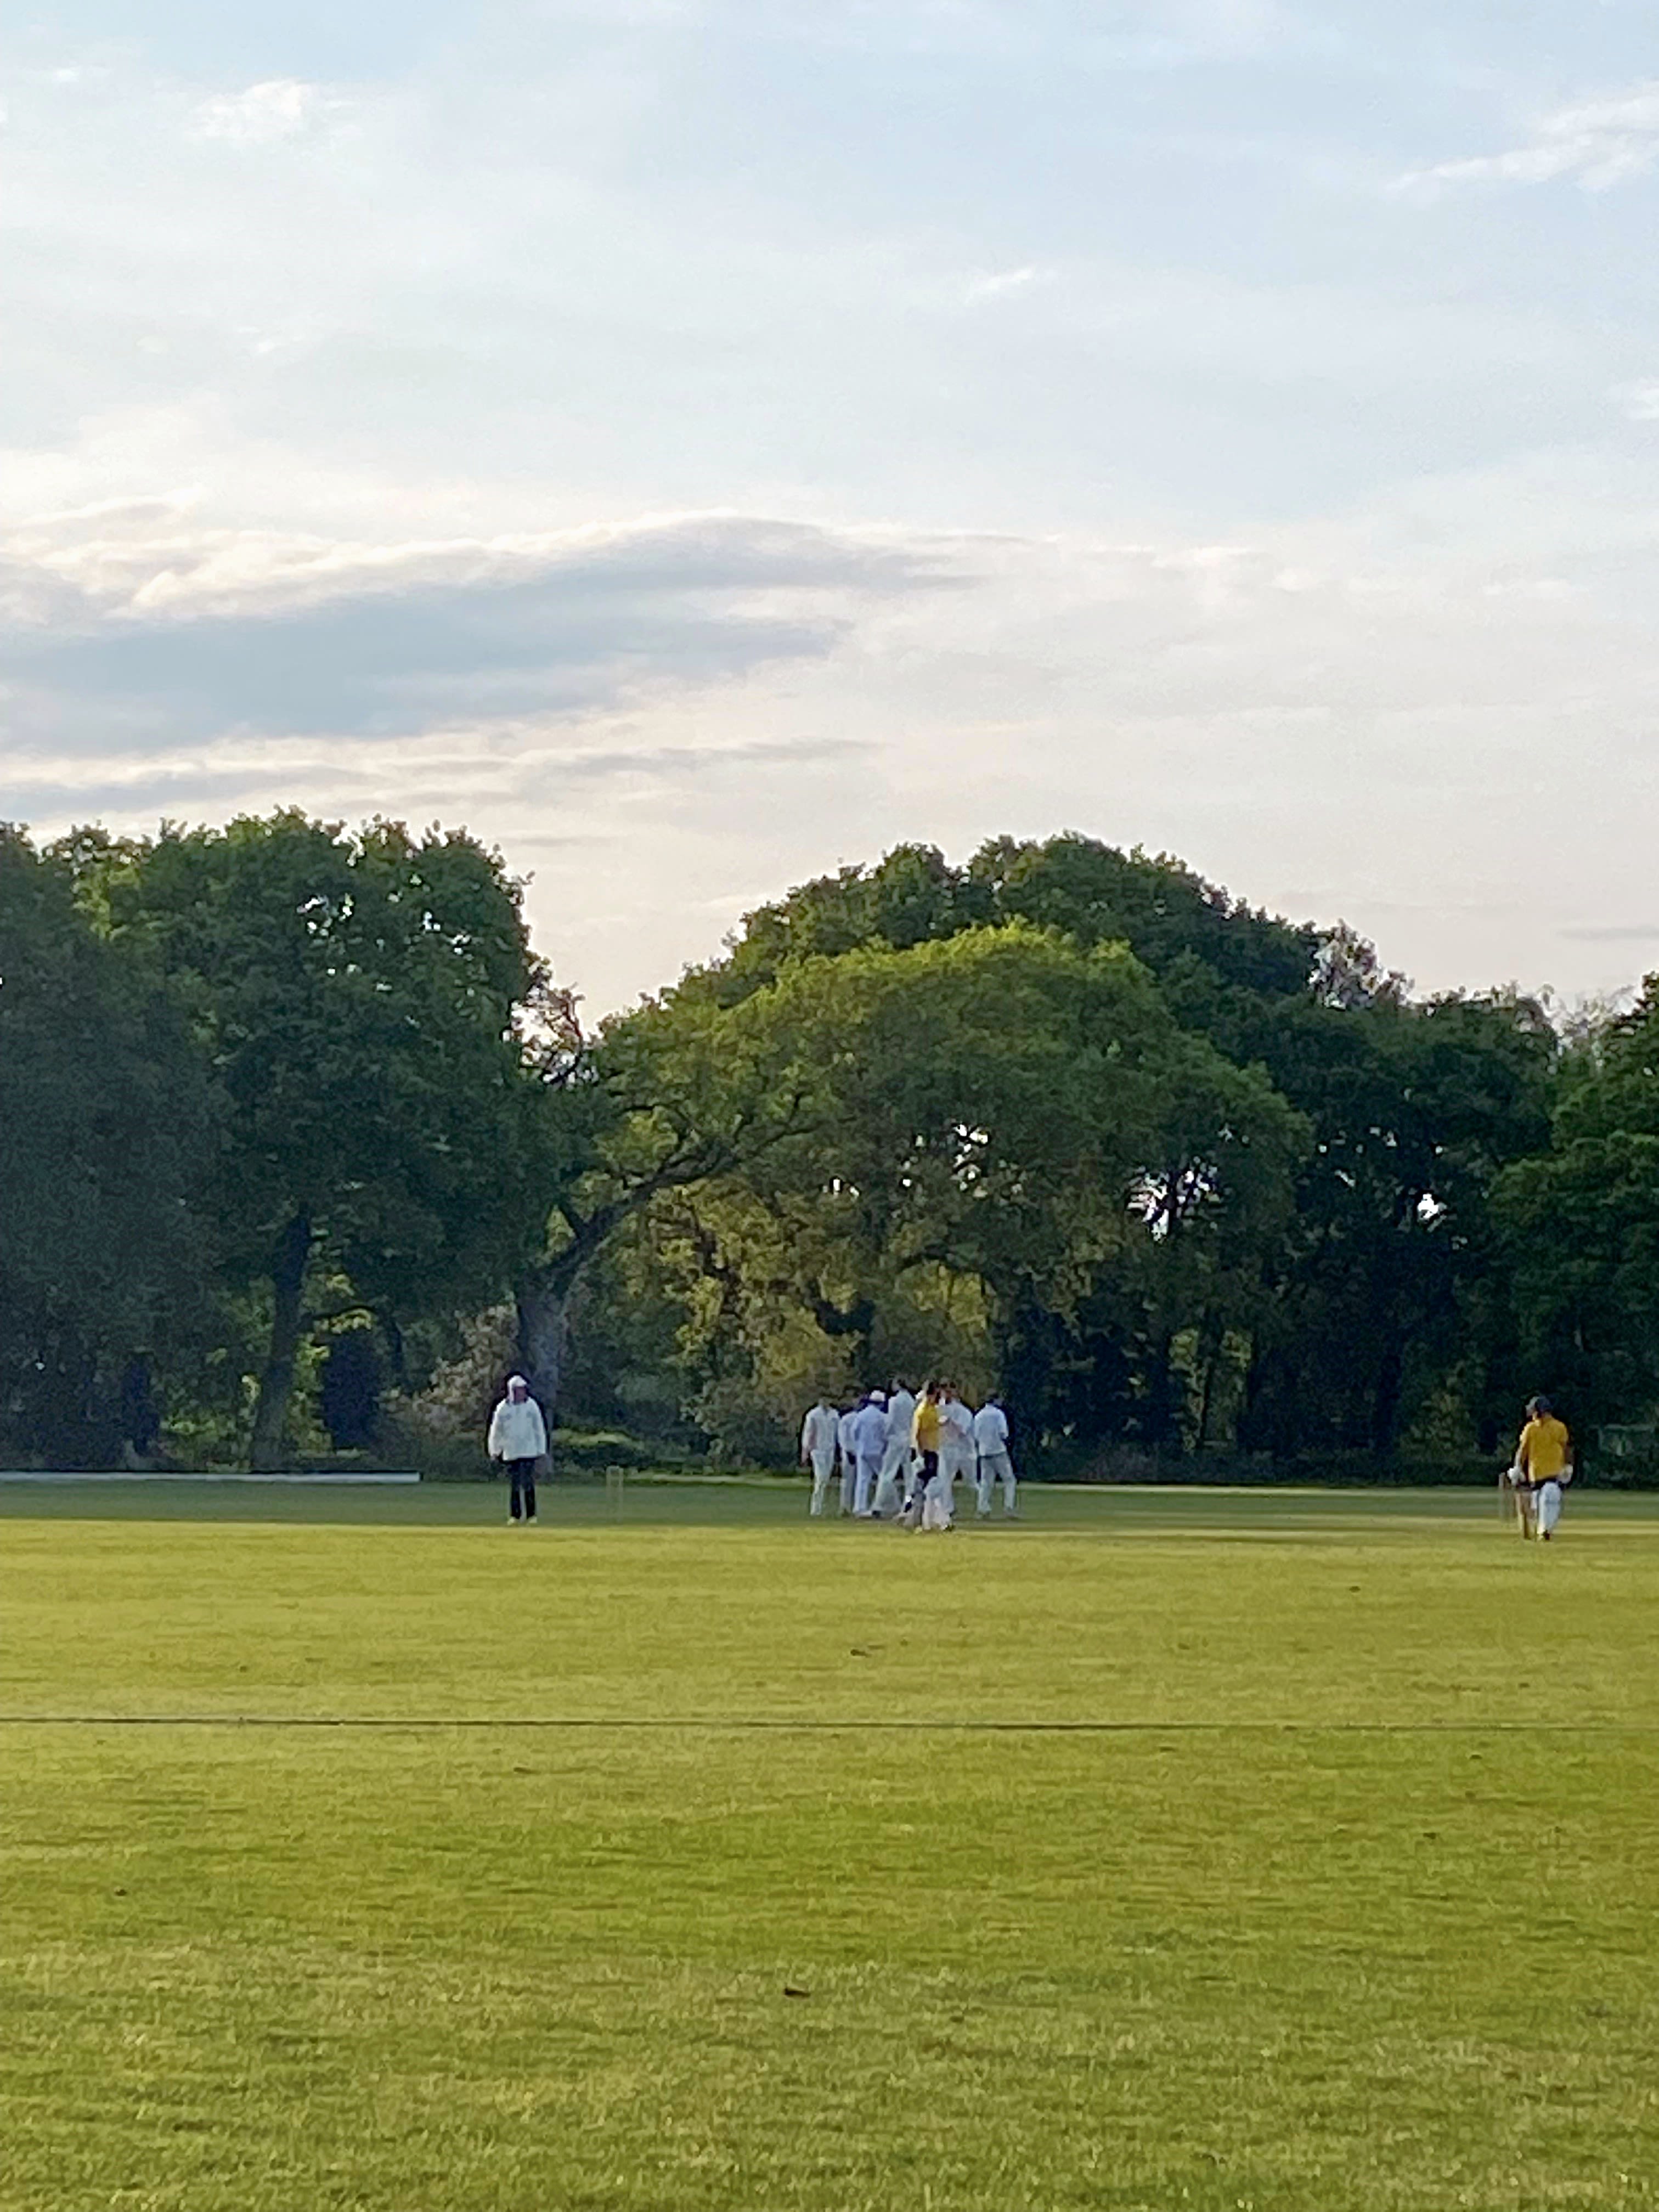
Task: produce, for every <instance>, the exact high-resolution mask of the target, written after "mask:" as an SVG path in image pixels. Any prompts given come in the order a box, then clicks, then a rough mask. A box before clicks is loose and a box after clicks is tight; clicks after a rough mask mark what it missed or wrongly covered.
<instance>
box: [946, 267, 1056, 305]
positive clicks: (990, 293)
mask: <svg viewBox="0 0 1659 2212" xmlns="http://www.w3.org/2000/svg"><path fill="white" fill-rule="evenodd" d="M1059 273H1060V272H1059V270H1055V269H1043V268H1039V267H1038V266H1037V264H1036V263H1035V262H1027V263H1026V264H1024V266H1023V267H1021V268H1018V269H994V270H986V271H984V272H983V273H982V274H981V275H980V276H972V277H970V278H969V281H968V283H967V286H966V288H965V289H964V292H963V297H964V298H965V299H967V300H969V301H976V300H1000V299H1003V298H1005V297H1006V295H1008V294H1009V293H1010V292H1024V291H1025V290H1027V289H1029V288H1030V286H1031V285H1033V284H1052V283H1054V279H1055V277H1056V276H1058V275H1059Z"/></svg>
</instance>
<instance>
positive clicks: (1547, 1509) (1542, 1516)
mask: <svg viewBox="0 0 1659 2212" xmlns="http://www.w3.org/2000/svg"><path fill="white" fill-rule="evenodd" d="M1536 1510H1537V1514H1538V1533H1539V1534H1540V1535H1541V1536H1547V1535H1548V1534H1549V1533H1550V1530H1551V1529H1552V1528H1554V1526H1555V1524H1556V1522H1558V1521H1559V1519H1560V1518H1561V1486H1560V1484H1559V1482H1541V1483H1540V1484H1539V1486H1538V1497H1537V1507H1536Z"/></svg>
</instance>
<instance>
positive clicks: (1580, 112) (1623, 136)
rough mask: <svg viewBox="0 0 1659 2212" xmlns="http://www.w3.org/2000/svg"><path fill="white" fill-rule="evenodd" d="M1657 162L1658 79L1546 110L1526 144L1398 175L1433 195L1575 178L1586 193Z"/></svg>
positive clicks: (1407, 186)
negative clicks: (1550, 111) (1483, 186)
mask: <svg viewBox="0 0 1659 2212" xmlns="http://www.w3.org/2000/svg"><path fill="white" fill-rule="evenodd" d="M1655 161H1659V82H1651V83H1646V84H1640V85H1637V86H1634V87H1632V89H1631V90H1630V91H1628V92H1625V93H1621V94H1618V95H1616V96H1615V97H1613V98H1611V99H1607V100H1586V101H1583V102H1580V103H1579V104H1578V105H1577V106H1572V107H1564V108H1560V109H1559V110H1558V111H1557V112H1555V113H1554V114H1553V115H1547V116H1546V117H1545V118H1543V120H1542V121H1541V123H1540V124H1539V125H1538V126H1537V129H1536V131H1535V132H1534V136H1533V137H1532V138H1531V139H1530V140H1529V141H1528V143H1526V144H1524V145H1521V146H1514V147H1510V148H1509V149H1507V150H1506V151H1504V152H1503V153H1498V154H1480V155H1473V156H1470V157H1468V158H1465V159H1462V160H1459V161H1440V162H1437V163H1436V164H1435V165H1434V166H1433V167H1431V168H1426V169H1413V170H1409V171H1407V173H1406V174H1405V175H1404V176H1402V177H1401V178H1400V179H1397V189H1399V190H1401V191H1407V192H1417V193H1419V194H1421V193H1426V194H1433V193H1435V192H1437V191H1440V190H1442V189H1443V188H1444V187H1446V186H1448V185H1481V184H1492V185H1542V184H1551V183H1553V182H1554V181H1555V180H1556V179H1558V178H1562V177H1575V178H1577V180H1578V182H1579V184H1580V185H1582V186H1583V188H1584V190H1585V191H1607V189H1608V188H1609V187H1610V186H1612V185H1620V184H1624V183H1626V182H1627V181H1628V180H1629V179H1631V178H1632V177H1639V176H1644V175H1645V174H1646V173H1647V172H1648V171H1649V170H1650V168H1652V167H1653V165H1654V163H1655Z"/></svg>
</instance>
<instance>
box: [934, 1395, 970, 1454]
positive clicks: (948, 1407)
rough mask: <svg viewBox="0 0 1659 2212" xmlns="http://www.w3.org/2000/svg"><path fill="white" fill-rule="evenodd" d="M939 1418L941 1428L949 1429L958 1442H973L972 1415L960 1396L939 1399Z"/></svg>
mask: <svg viewBox="0 0 1659 2212" xmlns="http://www.w3.org/2000/svg"><path fill="white" fill-rule="evenodd" d="M939 1425H940V1426H941V1428H943V1429H949V1430H950V1431H951V1434H952V1436H953V1437H955V1439H956V1441H957V1443H961V1444H971V1443H973V1441H974V1417H973V1415H972V1413H970V1412H969V1409H968V1407H966V1406H964V1405H963V1402H962V1401H961V1399H960V1398H945V1399H941V1400H940V1401H939Z"/></svg>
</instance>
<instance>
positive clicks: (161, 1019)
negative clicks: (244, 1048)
mask: <svg viewBox="0 0 1659 2212" xmlns="http://www.w3.org/2000/svg"><path fill="white" fill-rule="evenodd" d="M218 1133H219V1124H218V1118H217V1115H216V1100H215V1097H214V1094H213V1085H212V1080H211V1076H210V1070H209V1068H208V1066H207V1064H206V1061H205V1060H204V1056H203V1055H202V1054H200V1053H199V1052H198V1051H197V1049H196V1048H195V1047H194V1046H193V1044H192V1042H191V1038H190V1036H188V1034H187V1032H186V1030H185V1024H184V1022H183V1020H182V1019H181V1018H180V1017H179V1014H178V1012H177V1011H176V1009H175V1008H174V1007H173V1006H172V1005H171V1004H170V1003H169V1001H168V1000H167V997H166V994H164V993H163V992H162V990H161V988H160V987H159V986H158V985H157V983H156V981H155V978H154V977H153V976H150V975H147V974H145V973H144V972H143V969H142V968H139V967H137V966H136V965H135V963H133V962H132V961H131V959H130V958H128V957H125V955H124V953H123V952H122V951H120V950H119V949H118V948H117V947H115V946H112V945H109V944H107V943H105V942H103V941H101V940H100V939H99V938H98V937H97V935H96V934H95V933H94V931H93V929H92V927H90V925H89V924H88V921H87V919H86V918H85V916H84V915H82V914H81V912H80V911H79V910H78V909H77V908H76V903H75V896H74V882H73V878H72V874H71V872H70V868H69V867H68V866H66V865H65V864H64V862H63V861H62V860H58V859H56V858H53V857H50V856H47V857H43V856H42V855H41V854H39V853H37V852H36V850H35V849H34V848H33V846H32V845H31V843H30V842H29V841H28V839H27V837H26V836H24V835H23V834H22V833H21V831H20V830H17V829H9V828H7V827H4V826H3V825H0V1430H3V1431H5V1432H6V1433H7V1434H9V1437H10V1438H11V1439H12V1441H13V1442H14V1443H15V1445H18V1446H21V1448H22V1449H25V1450H26V1451H29V1452H32V1453H34V1454H37V1455H43V1456H45V1457H46V1458H48V1459H50V1460H52V1461H56V1462H58V1463H60V1464H61V1463H65V1462H67V1463H70V1464H88V1463H91V1464H94V1465H99V1464H103V1465H106V1464H108V1463H110V1462H111V1461H112V1458H113V1456H114V1455H115V1453H116V1451H117V1450H118V1447H119V1444H120V1443H121V1441H122V1437H121V1394H122V1383H123V1380H124V1377H125V1376H127V1375H128V1374H129V1373H130V1372H131V1370H132V1368H133V1364H134V1363H135V1362H137V1361H141V1360H143V1358H145V1357H146V1356H147V1355H148V1354H149V1353H150V1352H153V1351H154V1349H155V1347H156V1346H158V1345H159V1344H160V1343H161V1340H162V1339H163V1338H164V1337H165V1338H167V1339H170V1340H172V1341H173V1343H175V1344H176V1343H177V1341H178V1340H179V1339H180V1338H182V1337H184V1336H185V1335H187V1334H193V1333H194V1332H195V1331H196V1330H197V1328H199V1327H200V1326H201V1325H202V1323H203V1322H204V1280H205V1279H206V1278H207V1277H208V1275H209V1273H210V1268H211V1264H212V1258H213V1243H212V1238H211V1237H210V1233H209V1231H208V1227H207V1219H208V1209H207V1207H206V1205H205V1203H204V1201H205V1199H206V1195H207V1187H208V1184H209V1182H210V1178H211V1176H212V1174H213V1172H214V1168H215V1164H216V1146H217V1142H218ZM139 1441H143V1439H140V1440H139Z"/></svg>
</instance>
